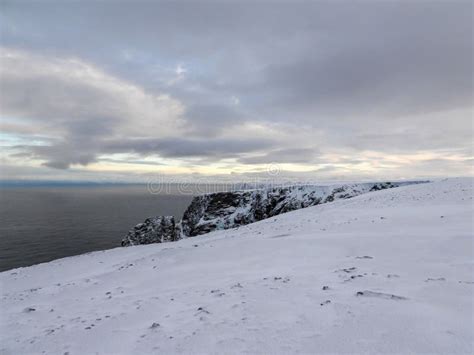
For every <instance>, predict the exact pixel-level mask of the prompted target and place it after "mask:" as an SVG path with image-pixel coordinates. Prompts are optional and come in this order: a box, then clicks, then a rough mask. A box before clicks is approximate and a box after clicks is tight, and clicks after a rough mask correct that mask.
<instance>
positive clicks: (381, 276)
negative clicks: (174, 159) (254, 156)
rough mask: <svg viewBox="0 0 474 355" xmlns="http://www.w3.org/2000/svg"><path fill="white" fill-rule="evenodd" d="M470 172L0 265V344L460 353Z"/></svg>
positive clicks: (73, 350) (467, 302) (50, 348)
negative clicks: (170, 236) (155, 238)
mask: <svg viewBox="0 0 474 355" xmlns="http://www.w3.org/2000/svg"><path fill="white" fill-rule="evenodd" d="M472 186H473V180H472V179H467V178H466V179H448V180H443V181H437V182H433V183H427V184H420V185H411V186H405V187H399V188H395V189H389V190H383V191H377V192H371V193H368V194H364V195H360V196H357V197H354V198H352V199H349V200H338V201H336V202H333V203H327V204H322V205H318V206H315V207H310V208H307V209H302V210H298V211H294V212H290V213H286V214H283V215H280V216H277V217H274V218H271V219H268V220H264V221H261V222H258V223H254V224H250V225H247V226H243V227H240V228H238V229H230V230H225V231H219V232H213V233H210V234H206V235H202V236H198V237H193V238H188V239H184V240H181V241H178V242H175V243H166V244H150V245H142V246H135V247H129V248H117V249H112V250H108V251H103V252H94V253H89V254H84V255H80V256H76V257H70V258H65V259H60V260H56V261H53V262H50V263H45V264H40V265H36V266H32V267H28V268H20V269H15V270H10V271H5V272H3V273H0V285H1V293H2V306H1V312H2V313H1V322H0V327H1V328H0V349H1V353H2V354H29V353H35V354H36V353H42V352H44V353H47V354H64V353H69V354H71V355H73V354H95V353H99V354H131V353H134V354H135V353H137V354H149V353H162V354H174V353H213V354H220V353H272V354H273V353H277V354H283V353H285V354H286V353H297V352H301V353H373V354H380V353H399V354H409V353H438V354H447V353H457V354H470V353H472V352H473V318H472V315H473V290H474V276H473V268H474V258H473V248H472V239H473V212H474V211H473V201H472V196H473V190H472Z"/></svg>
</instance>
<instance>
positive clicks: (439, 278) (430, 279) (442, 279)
mask: <svg viewBox="0 0 474 355" xmlns="http://www.w3.org/2000/svg"><path fill="white" fill-rule="evenodd" d="M432 281H446V279H445V278H444V277H438V278H437V279H433V278H431V277H429V278H427V279H426V280H425V282H432Z"/></svg>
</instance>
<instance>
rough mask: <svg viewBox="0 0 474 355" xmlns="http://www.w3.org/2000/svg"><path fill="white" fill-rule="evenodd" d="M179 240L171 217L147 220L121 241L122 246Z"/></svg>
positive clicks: (177, 230)
mask: <svg viewBox="0 0 474 355" xmlns="http://www.w3.org/2000/svg"><path fill="white" fill-rule="evenodd" d="M178 239H179V229H178V228H177V227H176V224H175V222H174V217H173V216H158V217H151V218H147V219H146V220H145V221H144V222H143V223H139V224H137V225H136V226H135V227H134V228H133V229H131V230H130V231H129V232H128V234H127V236H126V237H125V238H124V239H123V240H122V246H129V245H138V244H151V243H164V242H173V241H176V240H178Z"/></svg>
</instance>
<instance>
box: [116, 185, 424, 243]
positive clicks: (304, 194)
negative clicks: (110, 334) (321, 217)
mask: <svg viewBox="0 0 474 355" xmlns="http://www.w3.org/2000/svg"><path fill="white" fill-rule="evenodd" d="M416 183H421V181H417V182H415V181H411V182H396V183H392V182H385V183H360V184H346V185H337V186H335V185H333V186H312V185H305V186H289V187H274V188H267V189H257V190H248V191H232V192H219V193H212V194H206V195H200V196H196V197H194V198H193V200H192V201H191V204H190V205H189V207H188V208H187V209H186V211H185V212H184V215H183V218H182V220H181V222H180V223H177V224H176V223H175V221H174V218H173V217H170V216H166V217H153V218H148V219H147V220H146V221H145V222H144V223H140V224H138V225H137V226H135V228H134V229H132V230H130V231H129V233H128V235H127V236H126V237H125V238H124V239H123V241H122V245H124V246H127V245H136V244H149V243H162V242H168V241H175V240H178V239H181V238H185V237H193V236H196V235H201V234H205V233H209V232H212V231H215V230H221V229H229V228H235V227H238V226H241V225H245V224H249V223H253V222H257V221H260V220H263V219H266V218H270V217H273V216H276V215H279V214H281V213H285V212H289V211H294V210H298V209H300V208H305V207H310V206H315V205H319V204H321V203H326V202H332V201H335V200H339V199H347V198H351V197H354V196H358V195H361V194H363V193H367V192H371V191H378V190H383V189H389V188H394V187H399V186H402V185H409V184H416Z"/></svg>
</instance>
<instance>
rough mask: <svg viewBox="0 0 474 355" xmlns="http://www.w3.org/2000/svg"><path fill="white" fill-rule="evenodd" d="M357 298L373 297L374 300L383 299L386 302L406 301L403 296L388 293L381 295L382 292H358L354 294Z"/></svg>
mask: <svg viewBox="0 0 474 355" xmlns="http://www.w3.org/2000/svg"><path fill="white" fill-rule="evenodd" d="M356 296H357V297H375V298H383V299H386V300H398V301H400V300H407V299H408V298H406V297H403V296H397V295H393V294H390V293H383V292H373V291H359V292H357V293H356Z"/></svg>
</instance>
